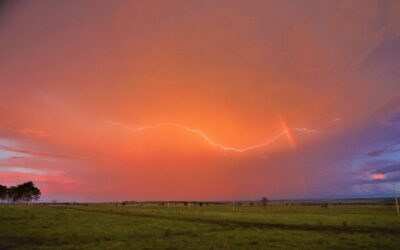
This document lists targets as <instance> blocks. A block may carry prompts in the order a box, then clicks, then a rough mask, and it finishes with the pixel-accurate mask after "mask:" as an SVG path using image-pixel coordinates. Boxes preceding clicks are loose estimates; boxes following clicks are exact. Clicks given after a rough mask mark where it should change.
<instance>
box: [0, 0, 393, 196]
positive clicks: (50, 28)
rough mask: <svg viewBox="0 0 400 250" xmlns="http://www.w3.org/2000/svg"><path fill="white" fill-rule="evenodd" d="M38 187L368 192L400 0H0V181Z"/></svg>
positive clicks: (389, 171) (384, 150)
mask: <svg viewBox="0 0 400 250" xmlns="http://www.w3.org/2000/svg"><path fill="white" fill-rule="evenodd" d="M29 180H31V181H33V182H34V183H35V184H36V185H37V186H38V187H39V188H40V189H41V190H42V193H43V195H42V200H44V201H51V200H53V199H56V200H58V201H116V200H231V199H235V200H239V199H243V200H250V199H259V198H260V197H262V196H266V197H268V198H270V199H300V198H336V197H376V196H388V195H391V192H392V185H391V183H392V182H394V181H399V182H400V1H397V0H393V1H385V0H382V1H363V0H360V1H347V0H346V1H333V0H332V1H319V0H315V1H312V0H310V1H292V0H276V1H234V0H229V1H228V0H227V1H223V0H220V1H187V0H181V1H173V0H167V1H164V0H160V1H156V0H152V1H130V0H126V1H123V0H119V1H97V0H82V1H81V0H65V1H50V0H48V1H47V0H41V1H19V0H15V1H10V0H8V1H7V0H6V1H1V2H0V184H3V185H7V186H9V185H15V184H19V183H22V182H24V181H29Z"/></svg>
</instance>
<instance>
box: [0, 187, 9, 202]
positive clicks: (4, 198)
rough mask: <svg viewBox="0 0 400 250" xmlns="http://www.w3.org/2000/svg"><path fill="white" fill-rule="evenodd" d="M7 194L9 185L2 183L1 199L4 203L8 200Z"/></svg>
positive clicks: (0, 189) (0, 188)
mask: <svg viewBox="0 0 400 250" xmlns="http://www.w3.org/2000/svg"><path fill="white" fill-rule="evenodd" d="M7 194H8V191H7V187H6V186H3V185H0V200H1V202H2V203H3V202H4V201H5V200H7Z"/></svg>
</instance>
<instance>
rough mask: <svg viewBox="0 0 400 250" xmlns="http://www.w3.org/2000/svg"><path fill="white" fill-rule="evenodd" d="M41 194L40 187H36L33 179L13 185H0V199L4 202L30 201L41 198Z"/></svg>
mask: <svg viewBox="0 0 400 250" xmlns="http://www.w3.org/2000/svg"><path fill="white" fill-rule="evenodd" d="M41 194H42V193H41V192H40V189H39V188H37V187H35V184H33V182H31V181H29V182H25V183H23V184H20V185H17V186H11V187H7V186H3V185H0V200H1V202H2V203H4V202H7V203H11V202H18V203H29V202H32V201H37V200H39V198H40V195H41Z"/></svg>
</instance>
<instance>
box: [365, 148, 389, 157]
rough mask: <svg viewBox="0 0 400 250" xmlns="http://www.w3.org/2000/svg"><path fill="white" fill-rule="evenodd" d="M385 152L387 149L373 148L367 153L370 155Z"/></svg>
mask: <svg viewBox="0 0 400 250" xmlns="http://www.w3.org/2000/svg"><path fill="white" fill-rule="evenodd" d="M384 152H385V149H379V150H373V151H370V152H368V153H367V155H369V156H380V155H382V154H383V153H384Z"/></svg>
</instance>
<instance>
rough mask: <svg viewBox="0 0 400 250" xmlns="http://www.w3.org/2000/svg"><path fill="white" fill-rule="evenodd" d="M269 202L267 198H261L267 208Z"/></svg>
mask: <svg viewBox="0 0 400 250" xmlns="http://www.w3.org/2000/svg"><path fill="white" fill-rule="evenodd" d="M268 202H269V200H268V198H267V197H262V198H261V203H262V204H263V205H264V206H266V205H267V203H268Z"/></svg>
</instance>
